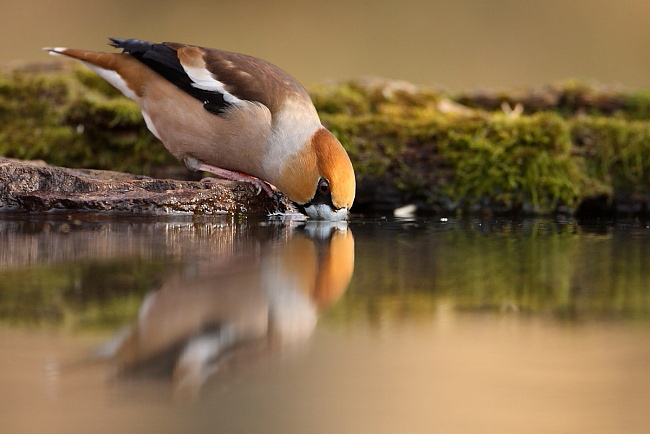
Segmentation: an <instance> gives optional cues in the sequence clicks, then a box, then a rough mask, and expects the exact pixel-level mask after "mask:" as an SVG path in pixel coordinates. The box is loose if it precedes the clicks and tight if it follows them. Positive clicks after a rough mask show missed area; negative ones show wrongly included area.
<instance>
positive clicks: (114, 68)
mask: <svg viewBox="0 0 650 434" xmlns="http://www.w3.org/2000/svg"><path fill="white" fill-rule="evenodd" d="M114 42H115V41H114ZM43 50H45V51H48V52H49V54H52V55H60V56H66V57H71V58H73V59H77V60H80V61H81V62H83V63H84V64H85V65H86V66H88V67H89V68H90V69H92V70H93V71H95V72H96V73H97V74H98V75H99V76H100V77H102V78H103V79H104V80H106V81H108V82H109V83H110V84H112V85H113V86H114V87H116V88H117V89H118V90H119V91H120V92H122V93H123V94H124V95H125V96H127V97H128V98H131V99H136V95H137V92H138V90H139V89H141V88H142V82H141V81H142V79H143V75H145V74H142V73H138V72H142V68H144V65H142V64H141V63H140V62H138V61H137V60H136V59H134V58H133V57H132V56H130V55H128V54H122V53H100V52H96V51H84V50H75V49H72V48H64V47H46V48H43Z"/></svg>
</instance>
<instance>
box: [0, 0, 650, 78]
mask: <svg viewBox="0 0 650 434" xmlns="http://www.w3.org/2000/svg"><path fill="white" fill-rule="evenodd" d="M0 12H1V15H0V16H1V17H0V23H2V25H0V40H2V45H0V63H3V64H6V63H8V62H12V61H14V60H28V61H39V60H41V61H42V60H48V58H47V57H46V55H45V54H44V53H43V52H41V51H40V47H42V46H68V47H75V48H86V49H91V50H106V49H109V47H108V46H107V45H106V41H107V40H106V38H107V37H108V36H115V37H122V38H131V37H133V38H139V39H147V40H152V41H179V42H187V43H194V44H197V45H204V46H209V47H215V48H222V49H226V50H230V51H238V52H243V53H247V54H252V55H255V56H258V57H261V58H264V59H266V60H269V61H271V62H272V63H275V64H277V65H279V66H281V67H282V68H284V69H286V70H287V71H289V72H290V73H291V74H292V75H294V76H295V77H296V78H298V80H299V81H301V82H303V83H304V84H306V85H309V84H313V83H317V82H322V81H325V80H328V79H345V78H352V77H359V76H368V75H372V76H381V77H388V78H399V79H404V80H408V81H411V82H414V83H418V84H427V85H437V86H442V87H444V88H446V89H448V90H461V89H470V88H476V87H493V88H503V87H511V86H521V85H540V84H544V83H549V82H553V81H557V80H563V79H568V78H587V79H596V80H598V81H601V82H606V83H618V84H623V85H626V86H630V87H650V74H649V73H650V25H649V23H650V2H649V1H648V0H617V1H616V0H573V1H566V0H546V1H517V0H483V1H481V0H454V1H423V0H400V1H386V0H375V1H364V0H344V1H329V0H322V1H320V2H316V1H298V0H284V1H233V0H228V1H223V0H202V1H169V0H157V1H154V0H148V1H139V0H110V1H108V0H97V1H85V2H79V1H73V0H20V1H17V0H0Z"/></svg>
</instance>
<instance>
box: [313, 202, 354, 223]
mask: <svg viewBox="0 0 650 434" xmlns="http://www.w3.org/2000/svg"><path fill="white" fill-rule="evenodd" d="M304 209H305V212H306V213H307V215H308V216H309V217H310V218H312V219H314V220H328V221H331V222H337V221H341V220H345V219H346V218H347V216H348V209H347V208H339V209H333V208H332V207H331V206H329V205H326V204H324V203H319V204H317V205H309V206H306V207H305V208H304Z"/></svg>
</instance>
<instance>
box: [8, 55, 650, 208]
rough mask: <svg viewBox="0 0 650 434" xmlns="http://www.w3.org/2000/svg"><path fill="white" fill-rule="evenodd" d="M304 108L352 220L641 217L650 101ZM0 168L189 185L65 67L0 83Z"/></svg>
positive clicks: (391, 89) (557, 99) (592, 93)
mask: <svg viewBox="0 0 650 434" xmlns="http://www.w3.org/2000/svg"><path fill="white" fill-rule="evenodd" d="M311 95H312V98H313V100H314V103H315V105H316V108H317V109H318V111H319V113H320V115H321V119H322V121H323V123H324V124H325V125H326V126H327V127H328V128H329V129H330V130H331V131H332V132H333V133H334V134H335V135H336V136H337V137H338V138H339V139H340V140H341V142H342V143H343V146H344V147H345V148H346V150H347V151H348V152H349V154H350V157H351V159H352V162H353V164H354V166H355V170H356V173H357V181H358V191H357V200H356V205H355V207H354V208H353V211H357V212H360V211H366V210H372V209H392V208H396V207H398V206H400V205H404V204H408V203H415V204H416V205H418V208H419V209H420V210H422V211H425V212H426V211H429V212H437V213H459V212H468V213H486V212H487V213H508V214H517V213H522V214H550V213H558V212H559V213H569V214H572V213H575V212H579V213H582V214H584V215H594V216H595V215H604V214H613V213H625V214H634V215H643V214H646V215H647V214H649V213H650V206H649V203H650V93H649V92H638V91H629V90H625V89H619V88H612V87H604V86H599V85H593V84H584V83H575V82H567V83H563V84H558V85H553V86H547V87H545V88H541V89H528V90H512V91H504V92H488V91H481V92H471V93H460V94H450V93H446V92H443V91H437V90H432V89H427V88H421V87H416V86H414V85H411V84H408V83H403V82H395V81H385V80H356V81H349V82H339V83H332V84H326V85H321V86H318V87H314V88H312V89H311ZM0 156H5V157H13V158H19V159H42V160H44V161H46V162H47V163H49V164H54V165H59V166H66V167H74V168H94V169H107V170H115V171H126V172H131V173H136V174H142V175H149V176H170V175H171V176H173V177H180V178H185V179H188V177H191V176H192V174H190V173H189V172H187V171H185V170H184V169H183V168H182V166H181V165H180V164H179V163H178V162H177V161H175V159H174V158H173V157H172V156H171V155H170V154H169V153H168V152H167V151H166V150H165V149H164V147H163V146H162V145H160V143H158V142H157V140H156V139H155V138H154V137H153V135H151V134H150V133H149V132H148V131H147V129H146V126H145V124H144V122H143V120H142V116H141V114H140V110H139V107H138V106H137V105H136V104H135V103H134V102H132V101H130V100H128V99H126V98H124V97H122V96H121V95H120V94H119V92H118V91H116V90H115V89H113V88H112V87H110V85H108V84H107V83H105V82H104V81H103V80H102V79H101V78H99V77H97V76H96V75H95V74H94V73H92V72H91V71H88V70H86V69H83V68H80V67H76V66H71V65H70V64H67V63H63V64H48V65H46V66H41V67H34V66H31V67H24V68H13V69H11V70H5V71H0Z"/></svg>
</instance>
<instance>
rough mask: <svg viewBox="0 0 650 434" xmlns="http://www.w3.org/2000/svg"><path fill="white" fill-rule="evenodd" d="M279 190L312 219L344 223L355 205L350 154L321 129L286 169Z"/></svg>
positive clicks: (328, 133)
mask: <svg viewBox="0 0 650 434" xmlns="http://www.w3.org/2000/svg"><path fill="white" fill-rule="evenodd" d="M282 179H283V181H282V182H281V184H282V185H277V187H278V188H279V189H280V190H281V191H283V192H284V193H285V194H287V196H289V198H290V199H291V200H293V201H294V202H296V203H297V204H299V205H301V206H302V207H304V208H305V211H306V212H307V214H308V215H309V216H310V217H312V218H320V219H325V220H341V219H343V218H345V217H346V216H347V212H348V210H349V209H350V207H351V206H352V203H353V202H354V195H355V190H356V182H355V178H354V169H353V168H352V163H351V162H350V157H348V154H347V152H345V149H343V146H342V145H341V143H340V142H339V141H338V139H337V138H336V137H334V135H333V134H332V133H330V132H329V131H328V130H327V129H325V128H320V129H319V130H317V131H316V132H315V133H314V134H313V135H312V136H311V138H310V139H309V142H308V143H307V144H306V146H305V148H304V149H303V151H301V152H299V153H298V154H296V155H294V156H293V157H292V158H291V161H289V164H287V165H286V166H285V169H284V171H283V176H282Z"/></svg>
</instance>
